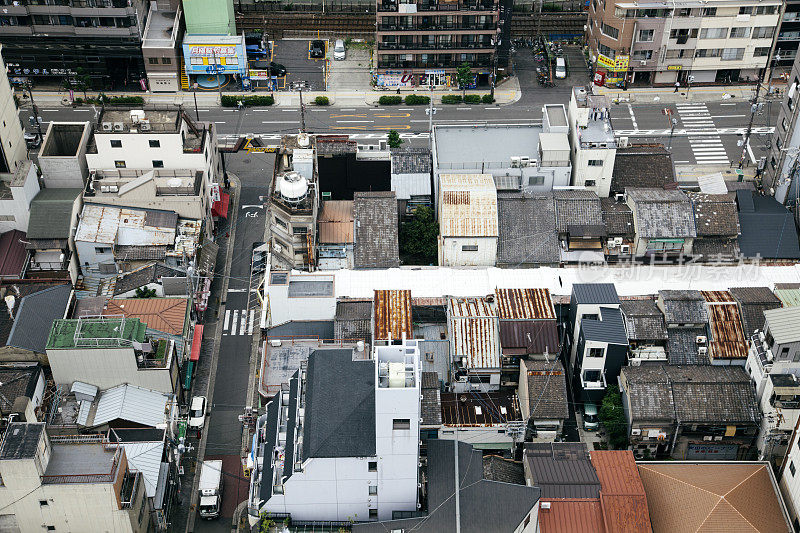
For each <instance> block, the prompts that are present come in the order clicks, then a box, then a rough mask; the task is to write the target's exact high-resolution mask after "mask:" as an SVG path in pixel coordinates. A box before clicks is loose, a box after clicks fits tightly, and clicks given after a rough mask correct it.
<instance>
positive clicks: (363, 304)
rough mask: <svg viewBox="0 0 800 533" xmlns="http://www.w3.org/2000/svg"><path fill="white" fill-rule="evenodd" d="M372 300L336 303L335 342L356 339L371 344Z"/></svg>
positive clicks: (340, 301)
mask: <svg viewBox="0 0 800 533" xmlns="http://www.w3.org/2000/svg"><path fill="white" fill-rule="evenodd" d="M371 321H372V300H365V301H352V302H349V301H342V300H339V301H338V302H336V316H335V318H334V332H335V338H336V339H337V340H343V339H356V340H363V341H364V342H371V339H372V323H371Z"/></svg>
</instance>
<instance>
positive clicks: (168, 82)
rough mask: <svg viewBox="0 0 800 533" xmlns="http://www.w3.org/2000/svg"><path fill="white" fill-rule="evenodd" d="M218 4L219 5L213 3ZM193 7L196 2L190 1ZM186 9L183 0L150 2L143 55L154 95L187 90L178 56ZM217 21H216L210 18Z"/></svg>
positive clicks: (148, 80) (181, 56)
mask: <svg viewBox="0 0 800 533" xmlns="http://www.w3.org/2000/svg"><path fill="white" fill-rule="evenodd" d="M214 3H218V2H214ZM189 4H190V6H194V5H195V2H189ZM183 20H184V19H183V10H182V2H180V0H156V1H154V2H150V12H149V13H148V15H147V24H146V25H145V27H144V32H143V34H142V35H143V37H142V56H143V57H144V61H145V64H144V68H145V71H146V72H147V82H148V86H149V87H150V91H152V92H154V93H155V92H177V91H179V90H180V89H188V88H189V87H188V79H187V80H186V83H185V85H186V86H185V87H184V86H183V85H184V84H182V83H181V82H180V80H179V78H178V75H179V71H181V72H180V75H181V76H180V77H181V80H182V79H184V78H185V73H184V72H182V69H181V62H182V61H183V55H182V54H179V53H178V43H179V42H180V38H181V36H182V35H183V29H184V28H183V26H184V24H183ZM209 20H214V19H209Z"/></svg>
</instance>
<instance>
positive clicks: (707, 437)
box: [703, 435, 711, 440]
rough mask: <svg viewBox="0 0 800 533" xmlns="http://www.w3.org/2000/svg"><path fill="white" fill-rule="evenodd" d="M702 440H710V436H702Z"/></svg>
mask: <svg viewBox="0 0 800 533" xmlns="http://www.w3.org/2000/svg"><path fill="white" fill-rule="evenodd" d="M703 440H711V435H704V436H703Z"/></svg>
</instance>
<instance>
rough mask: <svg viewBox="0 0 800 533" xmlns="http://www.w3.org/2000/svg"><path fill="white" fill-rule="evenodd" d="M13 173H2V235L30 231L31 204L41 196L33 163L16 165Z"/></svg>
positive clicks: (0, 230) (0, 227)
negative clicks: (15, 231)
mask: <svg viewBox="0 0 800 533" xmlns="http://www.w3.org/2000/svg"><path fill="white" fill-rule="evenodd" d="M14 166H15V169H14V171H12V172H11V173H0V233H5V232H6V231H11V230H19V231H22V232H23V233H24V232H27V231H28V222H29V219H30V210H31V202H33V199H34V198H35V197H36V195H37V194H39V190H40V189H39V176H38V172H37V168H36V165H35V164H33V163H32V162H31V161H20V162H19V164H15V165H14Z"/></svg>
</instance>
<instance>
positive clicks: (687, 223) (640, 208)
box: [627, 188, 697, 239]
mask: <svg viewBox="0 0 800 533" xmlns="http://www.w3.org/2000/svg"><path fill="white" fill-rule="evenodd" d="M627 194H628V200H629V201H630V202H632V203H633V204H634V206H635V209H634V211H635V212H634V220H635V225H636V233H637V235H638V236H639V237H642V238H645V239H662V238H686V237H696V236H697V230H696V228H695V224H694V212H693V211H692V204H691V202H689V198H688V197H687V196H686V194H685V193H683V192H681V191H678V190H664V189H637V188H630V189H628V191H627Z"/></svg>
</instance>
